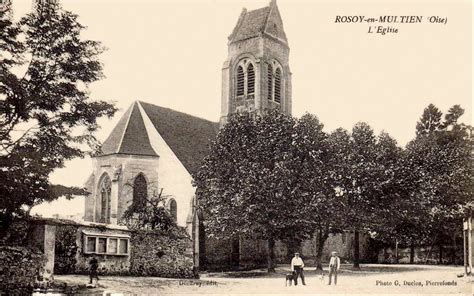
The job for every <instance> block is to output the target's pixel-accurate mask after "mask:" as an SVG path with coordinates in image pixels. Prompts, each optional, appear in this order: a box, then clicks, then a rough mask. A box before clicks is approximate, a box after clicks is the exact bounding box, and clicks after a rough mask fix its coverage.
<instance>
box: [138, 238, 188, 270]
mask: <svg viewBox="0 0 474 296" xmlns="http://www.w3.org/2000/svg"><path fill="white" fill-rule="evenodd" d="M131 244H132V249H131V258H130V273H131V274H133V275H139V276H161V277H176V278H193V277H194V273H193V258H192V251H191V252H190V253H189V252H188V251H189V250H190V249H192V241H191V239H190V238H189V236H187V234H186V232H185V231H184V230H183V229H178V230H176V231H173V233H162V232H159V233H157V232H152V231H135V232H133V233H132V237H131Z"/></svg>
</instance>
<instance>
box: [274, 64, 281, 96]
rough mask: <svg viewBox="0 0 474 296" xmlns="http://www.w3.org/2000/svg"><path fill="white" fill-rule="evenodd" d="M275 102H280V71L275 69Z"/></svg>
mask: <svg viewBox="0 0 474 296" xmlns="http://www.w3.org/2000/svg"><path fill="white" fill-rule="evenodd" d="M275 102H277V103H280V102H281V70H280V68H277V69H276V71H275Z"/></svg>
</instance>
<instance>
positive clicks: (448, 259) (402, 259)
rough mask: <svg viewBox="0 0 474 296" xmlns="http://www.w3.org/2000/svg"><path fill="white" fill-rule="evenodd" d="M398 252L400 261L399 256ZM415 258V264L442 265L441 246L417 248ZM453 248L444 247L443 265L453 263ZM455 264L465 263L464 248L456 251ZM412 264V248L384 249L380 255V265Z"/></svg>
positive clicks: (460, 247) (459, 247)
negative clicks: (440, 257) (440, 259)
mask: <svg viewBox="0 0 474 296" xmlns="http://www.w3.org/2000/svg"><path fill="white" fill-rule="evenodd" d="M396 252H398V260H397V254H396ZM414 255H415V256H414V257H413V263H415V264H440V262H439V246H432V247H430V246H422V247H415V254H414ZM452 257H453V247H452V246H444V247H443V262H441V263H442V264H448V263H453V262H452V259H453V258H452ZM454 257H455V258H454V263H455V264H459V265H461V264H462V263H463V250H462V246H458V247H457V248H456V250H455V256H454ZM397 262H398V263H410V248H398V251H397V250H395V248H391V247H388V248H384V249H381V250H380V251H379V253H378V263H397Z"/></svg>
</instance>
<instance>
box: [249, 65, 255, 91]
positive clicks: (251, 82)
mask: <svg viewBox="0 0 474 296" xmlns="http://www.w3.org/2000/svg"><path fill="white" fill-rule="evenodd" d="M254 92H255V70H254V69H253V65H252V64H249V67H248V68H247V94H249V95H250V94H253V93H254Z"/></svg>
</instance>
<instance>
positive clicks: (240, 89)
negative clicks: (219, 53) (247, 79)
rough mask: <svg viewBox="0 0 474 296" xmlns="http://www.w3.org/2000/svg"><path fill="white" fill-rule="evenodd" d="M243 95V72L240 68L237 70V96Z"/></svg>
mask: <svg viewBox="0 0 474 296" xmlns="http://www.w3.org/2000/svg"><path fill="white" fill-rule="evenodd" d="M243 95H244V70H243V69H242V66H239V67H238V68H237V96H243Z"/></svg>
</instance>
